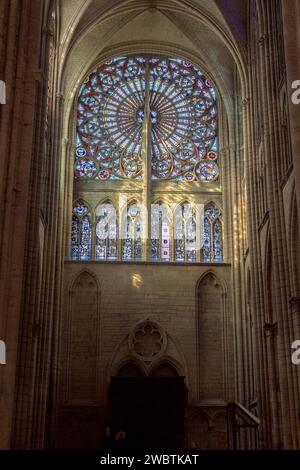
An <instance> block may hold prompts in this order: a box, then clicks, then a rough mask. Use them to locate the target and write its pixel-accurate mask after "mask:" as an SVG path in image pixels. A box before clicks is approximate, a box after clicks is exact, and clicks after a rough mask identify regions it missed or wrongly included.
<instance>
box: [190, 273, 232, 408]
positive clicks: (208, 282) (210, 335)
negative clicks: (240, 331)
mask: <svg viewBox="0 0 300 470" xmlns="http://www.w3.org/2000/svg"><path fill="white" fill-rule="evenodd" d="M226 298H227V291H226V288H225V286H224V285H223V284H222V283H221V282H220V281H219V279H218V277H217V276H216V274H215V273H214V272H212V271H208V272H207V273H205V274H204V275H203V276H202V277H201V278H200V280H199V282H198V284H197V288H196V300H197V318H196V332H197V350H198V367H197V370H198V398H199V400H200V402H202V401H204V402H207V401H212V402H214V401H216V400H220V401H222V400H224V399H226V396H227V395H228V391H227V386H226V384H227V381H228V379H229V374H230V373H229V371H228V360H229V357H228V345H229V344H230V329H229V325H228V322H227V312H226V311H227V305H226Z"/></svg>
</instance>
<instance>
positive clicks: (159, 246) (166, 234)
mask: <svg viewBox="0 0 300 470" xmlns="http://www.w3.org/2000/svg"><path fill="white" fill-rule="evenodd" d="M151 259H152V261H170V259H171V224H170V209H169V208H168V206H167V205H166V204H163V203H161V202H159V203H157V204H153V205H152V209H151Z"/></svg>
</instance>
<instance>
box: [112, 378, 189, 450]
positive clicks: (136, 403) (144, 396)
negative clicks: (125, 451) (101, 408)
mask: <svg viewBox="0 0 300 470" xmlns="http://www.w3.org/2000/svg"><path fill="white" fill-rule="evenodd" d="M110 400H111V421H112V428H113V431H114V432H117V431H119V430H124V431H125V432H126V435H127V439H126V440H127V445H128V446H129V447H131V448H143V449H151V448H152V449H168V448H169V449H180V448H181V447H182V445H183V439H184V377H112V381H111V390H110Z"/></svg>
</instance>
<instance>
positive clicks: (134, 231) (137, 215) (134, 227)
mask: <svg viewBox="0 0 300 470" xmlns="http://www.w3.org/2000/svg"><path fill="white" fill-rule="evenodd" d="M142 248H143V247H142V219H141V210H140V207H139V205H138V204H137V203H135V202H134V203H132V204H131V205H130V206H129V207H128V208H127V210H126V213H125V217H124V218H123V240H122V258H123V260H124V261H141V260H142Z"/></svg>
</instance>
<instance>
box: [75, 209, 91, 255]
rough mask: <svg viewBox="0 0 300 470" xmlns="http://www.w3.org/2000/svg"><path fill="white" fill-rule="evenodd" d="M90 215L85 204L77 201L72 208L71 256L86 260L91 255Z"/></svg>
mask: <svg viewBox="0 0 300 470" xmlns="http://www.w3.org/2000/svg"><path fill="white" fill-rule="evenodd" d="M91 237H92V231H91V216H90V211H89V208H88V207H87V205H86V204H85V203H84V202H82V201H78V202H77V203H76V204H75V205H74V208H73V215H72V235H71V240H72V241H71V243H72V248H71V258H72V260H84V261H87V260H89V259H90V256H91Z"/></svg>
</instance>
